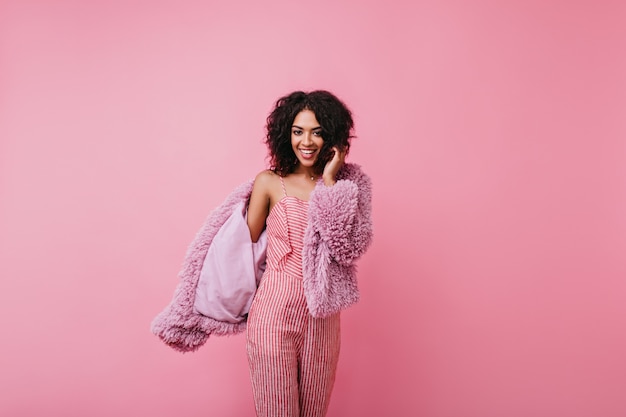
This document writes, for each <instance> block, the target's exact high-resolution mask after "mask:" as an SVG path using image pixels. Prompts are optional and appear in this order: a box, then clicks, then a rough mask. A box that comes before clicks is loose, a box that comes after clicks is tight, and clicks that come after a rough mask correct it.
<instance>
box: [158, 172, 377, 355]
mask: <svg viewBox="0 0 626 417" xmlns="http://www.w3.org/2000/svg"><path fill="white" fill-rule="evenodd" d="M252 186H253V181H249V182H246V183H244V184H242V185H240V186H239V187H237V188H236V189H235V190H234V191H233V192H232V193H231V194H230V195H229V196H228V197H227V198H226V200H225V201H224V202H223V203H222V204H221V205H220V206H219V207H217V208H216V209H215V210H213V212H211V214H210V215H209V217H208V218H207V219H206V221H205V223H204V225H203V226H202V228H201V229H200V231H199V232H198V233H197V235H196V237H195V239H194V240H193V242H192V243H191V245H190V246H189V249H188V250H187V254H186V256H185V260H184V262H183V266H182V269H181V271H180V273H179V278H180V282H179V284H178V286H177V287H176V290H175V292H174V297H173V299H172V301H171V302H170V304H169V305H168V306H167V307H166V308H165V309H164V310H163V311H162V312H161V313H160V314H159V315H158V316H157V317H156V318H155V319H154V320H153V321H152V326H151V328H152V332H153V333H154V334H156V335H157V336H159V338H161V340H163V342H165V343H166V344H167V345H169V346H171V347H172V348H174V349H176V350H179V351H182V352H188V351H194V350H196V349H198V348H199V347H200V346H202V345H203V344H204V343H205V342H206V340H207V338H208V337H209V336H210V335H211V334H213V335H220V336H223V335H232V334H236V333H239V332H242V331H243V330H245V326H246V323H245V321H243V322H240V323H227V322H221V321H217V320H214V319H212V318H210V317H206V316H203V315H201V314H200V313H198V312H197V311H195V310H194V300H195V291H196V287H197V285H198V279H199V277H200V271H201V268H202V264H203V261H204V258H205V256H206V254H207V251H208V248H209V246H210V245H211V242H212V241H213V238H214V236H215V234H216V233H217V231H218V230H219V229H220V227H221V226H222V225H223V224H224V222H225V221H226V219H228V217H229V216H230V215H231V213H232V212H233V210H234V209H235V207H236V206H237V204H238V203H240V202H241V201H247V200H248V199H249V197H250V193H251V192H252ZM371 199H372V187H371V181H370V179H369V177H368V176H367V175H366V174H365V173H364V172H363V171H362V170H361V168H360V167H359V166H358V165H355V164H351V163H347V164H345V165H344V166H343V167H342V169H341V170H340V171H339V174H338V175H337V183H336V184H335V185H334V186H332V187H327V186H325V185H324V184H323V183H322V182H318V184H317V185H316V186H315V189H314V190H313V191H312V192H311V196H310V200H309V209H308V218H309V222H308V226H307V229H306V232H305V236H304V248H303V253H302V272H303V286H304V292H305V296H306V300H307V305H308V308H309V311H310V313H311V315H312V316H314V317H326V316H329V315H331V314H334V313H336V312H338V311H340V310H343V309H345V308H347V307H349V306H350V305H352V304H354V303H356V302H357V301H358V299H359V292H358V288H357V281H356V265H355V261H356V260H357V259H358V258H359V257H360V256H361V255H362V254H363V253H365V251H366V250H367V248H368V247H369V244H370V242H371V240H372V220H371Z"/></svg>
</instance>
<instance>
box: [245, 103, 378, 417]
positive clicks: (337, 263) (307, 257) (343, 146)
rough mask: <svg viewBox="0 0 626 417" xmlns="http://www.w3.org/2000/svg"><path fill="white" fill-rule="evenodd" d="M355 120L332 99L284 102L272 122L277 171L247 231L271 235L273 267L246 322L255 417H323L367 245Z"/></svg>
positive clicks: (366, 188)
mask: <svg viewBox="0 0 626 417" xmlns="http://www.w3.org/2000/svg"><path fill="white" fill-rule="evenodd" d="M352 129H353V120H352V116H351V113H350V110H349V109H348V108H347V107H346V106H345V105H344V104H343V103H342V102H341V101H340V100H339V99H338V98H337V97H335V96H334V95H332V94H331V93H329V92H327V91H313V92H310V93H305V92H300V91H298V92H294V93H292V94H289V95H287V96H285V97H282V98H280V99H279V100H278V101H277V102H276V105H275V107H274V109H273V111H272V112H271V114H270V115H269V117H268V119H267V136H266V144H267V146H268V148H269V153H270V162H271V169H269V170H266V171H263V172H261V173H259V174H258V175H257V176H256V179H255V181H254V186H253V188H252V193H251V196H250V201H249V206H248V213H247V223H248V227H249V229H250V237H251V239H252V241H253V242H256V241H257V239H258V238H259V236H260V235H261V233H262V231H263V230H266V231H267V241H268V244H267V266H266V269H265V272H264V274H263V277H262V278H261V283H260V285H259V288H258V290H257V292H256V295H255V297H254V301H253V303H252V306H251V308H250V312H249V314H248V323H247V350H248V359H249V365H250V372H251V379H252V387H253V392H254V400H255V407H256V412H257V415H258V416H259V417H300V416H307V417H323V416H325V415H326V411H327V409H328V405H329V400H330V395H331V391H332V389H333V383H334V380H335V370H336V368H337V360H338V355H339V344H340V333H339V327H340V326H339V314H340V313H339V311H340V310H341V309H343V308H345V307H347V306H349V305H351V304H352V303H354V302H356V301H357V299H358V292H357V287H356V278H355V266H354V261H355V260H356V258H358V257H359V256H360V255H361V254H362V253H363V252H364V251H365V250H366V249H367V247H368V245H369V243H370V240H371V218H370V212H371V207H370V205H371V185H370V181H369V178H368V177H367V176H366V175H365V174H364V173H363V172H362V171H361V169H360V168H359V167H358V166H357V165H354V164H349V163H346V162H345V158H346V155H347V153H348V150H349V148H350V139H351V137H352V136H351V132H352Z"/></svg>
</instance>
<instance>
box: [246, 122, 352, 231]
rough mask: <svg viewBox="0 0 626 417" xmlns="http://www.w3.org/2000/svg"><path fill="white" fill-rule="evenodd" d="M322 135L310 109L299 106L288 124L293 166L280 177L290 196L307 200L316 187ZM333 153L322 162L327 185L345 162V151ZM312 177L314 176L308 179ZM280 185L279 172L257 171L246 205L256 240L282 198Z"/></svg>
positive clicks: (338, 150)
mask: <svg viewBox="0 0 626 417" xmlns="http://www.w3.org/2000/svg"><path fill="white" fill-rule="evenodd" d="M323 144H324V138H323V137H322V132H321V127H320V124H319V123H318V121H317V118H316V117H315V113H313V112H312V111H311V110H302V111H301V112H300V113H298V114H297V115H296V117H295V119H294V120H293V124H292V127H291V146H292V149H293V151H294V153H295V155H296V157H297V158H298V163H297V166H296V169H295V170H294V172H292V173H291V174H289V175H287V176H285V177H284V178H283V181H284V183H285V188H286V190H287V194H288V195H289V196H293V197H296V198H299V199H300V200H304V201H308V200H309V196H310V194H311V191H313V189H314V188H315V183H316V181H315V180H317V178H316V177H315V173H314V172H313V165H314V164H315V161H316V160H317V158H318V156H319V153H320V150H321V149H322V145H323ZM332 149H333V151H334V155H333V157H332V158H331V160H330V161H329V162H328V163H327V164H326V165H325V166H324V172H323V174H322V179H323V181H324V184H325V185H326V186H327V187H332V186H333V185H335V182H336V181H337V180H336V178H337V173H338V172H339V169H340V168H341V167H342V166H343V164H344V163H345V158H346V151H345V150H340V149H338V148H337V147H333V148H332ZM311 177H313V178H314V180H311ZM283 196H284V194H283V189H282V186H281V184H280V178H279V176H278V174H276V173H275V172H272V171H270V170H265V171H262V172H260V173H259V174H258V175H257V176H256V179H255V181H254V187H253V188H252V194H251V196H250V205H249V206H248V228H249V229H250V237H251V238H252V241H253V242H256V241H257V240H258V239H259V236H260V235H261V232H262V231H263V229H264V228H265V221H266V219H267V216H268V215H269V213H270V211H271V210H272V208H273V207H274V205H275V204H276V203H278V202H279V201H280V200H281V199H282V198H283Z"/></svg>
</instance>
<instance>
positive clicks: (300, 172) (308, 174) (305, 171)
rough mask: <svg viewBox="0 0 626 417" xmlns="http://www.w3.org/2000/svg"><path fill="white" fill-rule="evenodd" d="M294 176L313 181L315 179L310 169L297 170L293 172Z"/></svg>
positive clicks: (314, 174) (315, 175)
mask: <svg viewBox="0 0 626 417" xmlns="http://www.w3.org/2000/svg"><path fill="white" fill-rule="evenodd" d="M294 174H296V175H302V176H303V177H305V178H309V179H311V180H313V181H314V180H316V179H317V174H316V173H315V171H313V170H312V169H299V170H296V171H294Z"/></svg>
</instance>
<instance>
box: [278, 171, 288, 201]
mask: <svg viewBox="0 0 626 417" xmlns="http://www.w3.org/2000/svg"><path fill="white" fill-rule="evenodd" d="M279 178H280V185H282V186H283V194H285V197H287V190H286V189H285V181H283V177H282V175H279Z"/></svg>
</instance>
